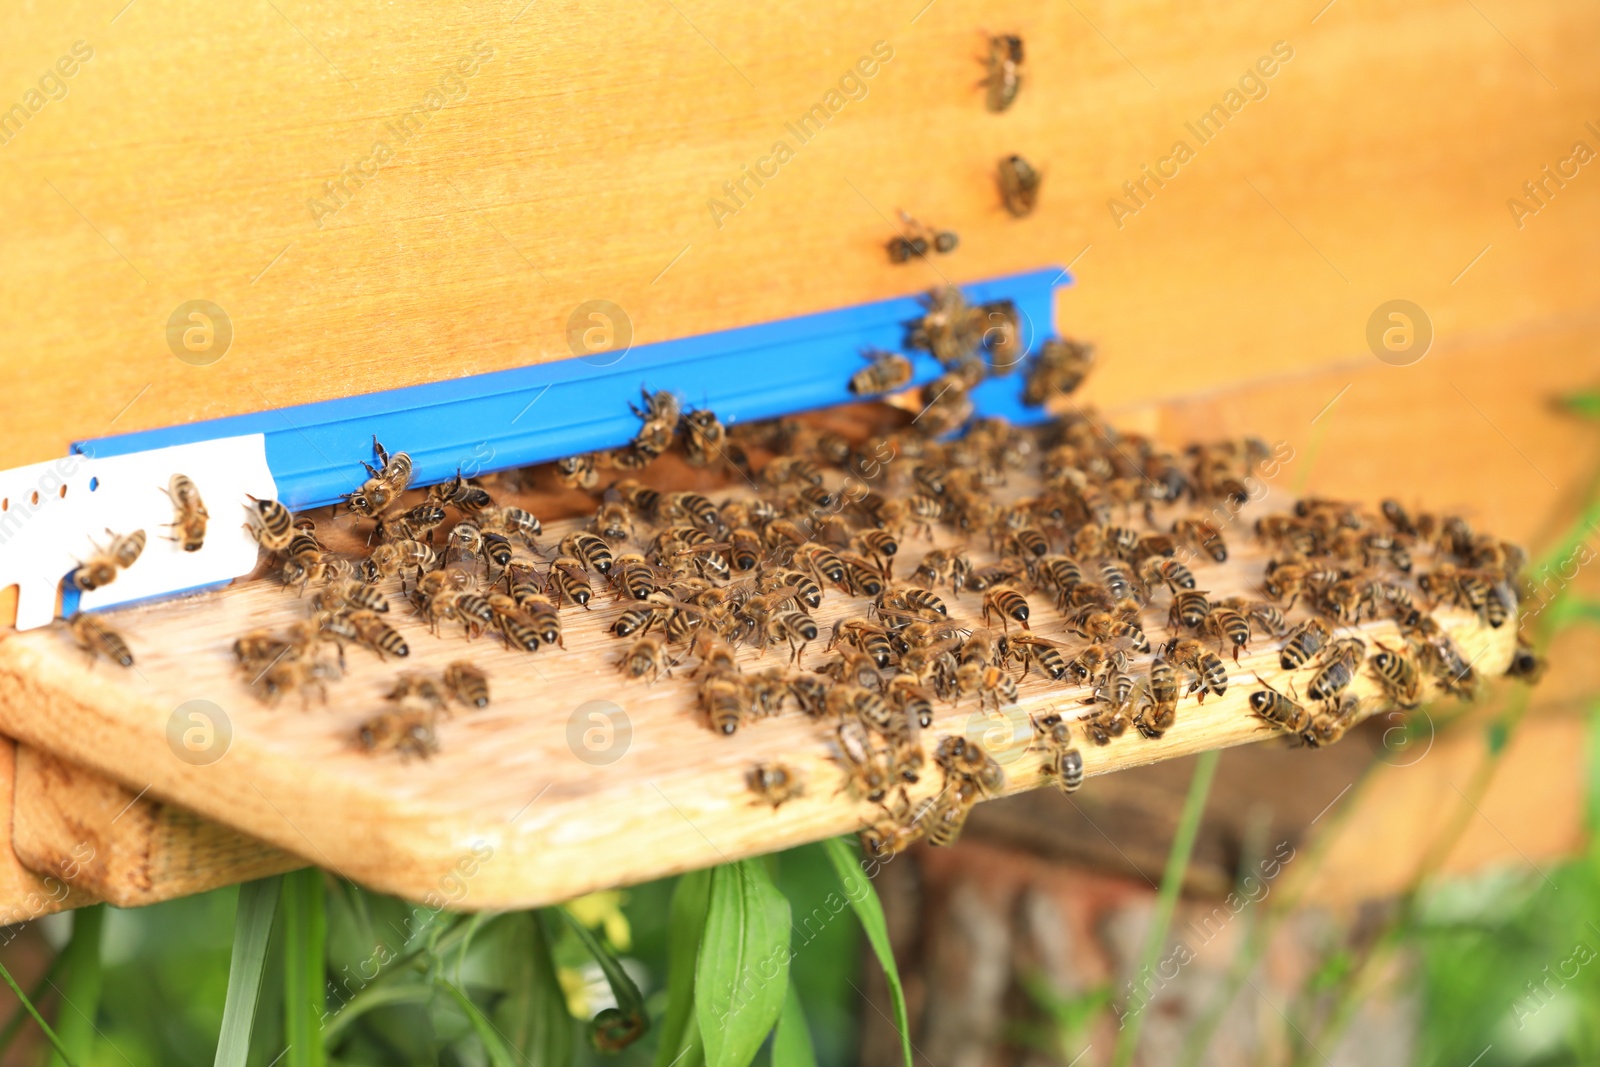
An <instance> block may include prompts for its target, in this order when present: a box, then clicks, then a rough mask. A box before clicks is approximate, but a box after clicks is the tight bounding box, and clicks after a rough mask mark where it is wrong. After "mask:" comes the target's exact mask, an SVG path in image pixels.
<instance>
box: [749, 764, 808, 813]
mask: <svg viewBox="0 0 1600 1067" xmlns="http://www.w3.org/2000/svg"><path fill="white" fill-rule="evenodd" d="M745 781H746V782H747V783H749V786H750V791H751V792H752V793H754V794H755V795H756V803H758V804H770V805H772V810H773V811H777V810H778V808H779V807H780V806H781V805H783V804H784V803H786V802H788V801H790V800H793V799H794V798H796V797H799V796H804V795H805V785H804V783H803V782H801V780H800V775H799V774H798V773H797V772H796V771H795V770H794V769H793V768H791V767H790V766H788V765H787V764H784V763H758V764H756V765H755V766H754V767H752V768H751V769H750V773H749V774H747V775H745Z"/></svg>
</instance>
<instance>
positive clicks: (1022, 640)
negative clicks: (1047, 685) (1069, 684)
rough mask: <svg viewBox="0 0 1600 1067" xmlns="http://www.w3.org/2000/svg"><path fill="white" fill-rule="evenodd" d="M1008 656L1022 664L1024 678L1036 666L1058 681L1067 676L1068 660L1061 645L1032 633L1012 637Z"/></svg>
mask: <svg viewBox="0 0 1600 1067" xmlns="http://www.w3.org/2000/svg"><path fill="white" fill-rule="evenodd" d="M1008 657H1009V658H1010V659H1014V660H1016V661H1017V662H1020V663H1021V664H1022V676H1023V677H1024V678H1026V677H1027V676H1028V672H1029V671H1030V670H1032V669H1033V668H1034V667H1035V666H1037V667H1038V668H1039V669H1040V670H1041V671H1043V672H1044V673H1045V674H1047V675H1049V676H1050V677H1051V678H1053V679H1054V680H1056V681H1058V682H1059V681H1061V680H1062V679H1063V678H1065V677H1066V676H1067V660H1066V657H1064V656H1063V655H1062V654H1061V650H1060V647H1059V646H1057V645H1056V644H1055V643H1054V642H1052V641H1047V640H1045V639H1044V638H1042V637H1036V636H1034V635H1033V634H1031V633H1030V634H1018V635H1017V636H1016V637H1013V638H1011V639H1010V641H1009V649H1008Z"/></svg>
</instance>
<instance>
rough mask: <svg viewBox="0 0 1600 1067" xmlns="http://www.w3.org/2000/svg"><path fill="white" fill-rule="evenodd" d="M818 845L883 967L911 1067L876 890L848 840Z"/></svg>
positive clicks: (906, 1023)
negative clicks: (825, 853) (829, 861)
mask: <svg viewBox="0 0 1600 1067" xmlns="http://www.w3.org/2000/svg"><path fill="white" fill-rule="evenodd" d="M822 846H823V848H824V849H826V850H827V853H828V859H830V860H831V861H833V869H834V870H835V871H836V872H838V875H839V883H840V884H841V885H842V886H843V887H844V896H845V899H846V900H848V901H849V902H850V904H851V906H852V907H854V908H855V910H856V918H857V919H858V920H860V922H861V929H862V930H864V931H866V935H867V941H868V942H869V943H870V944H871V945H872V951H873V952H874V953H875V954H876V955H877V957H878V965H879V966H881V967H882V968H883V977H884V980H885V981H886V982H887V983H888V986H889V1004H890V1006H891V1007H892V1008H893V1010H894V1025H895V1029H897V1030H899V1031H900V1052H901V1055H903V1056H904V1057H905V1063H906V1067H911V1021H910V1018H909V1017H908V1016H907V1014H906V993H905V990H904V989H903V988H902V987H901V985H900V968H899V967H897V966H896V965H895V962H894V947H893V946H892V945H890V944H889V922H888V920H887V919H885V918H884V917H883V902H882V901H880V900H879V899H878V892H877V890H875V889H873V888H872V883H871V882H870V881H868V880H867V876H866V874H864V873H863V872H862V870H861V865H860V863H859V862H858V861H857V860H856V856H857V855H858V853H857V851H856V848H855V846H854V844H852V842H851V841H850V840H849V839H848V838H843V837H830V838H829V839H828V840H826V841H824V842H823V843H822Z"/></svg>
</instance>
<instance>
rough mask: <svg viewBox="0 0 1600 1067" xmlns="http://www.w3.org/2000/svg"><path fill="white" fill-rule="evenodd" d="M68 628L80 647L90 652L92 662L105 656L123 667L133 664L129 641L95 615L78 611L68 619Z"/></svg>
mask: <svg viewBox="0 0 1600 1067" xmlns="http://www.w3.org/2000/svg"><path fill="white" fill-rule="evenodd" d="M67 629H68V630H69V631H70V632H71V634H72V639H73V640H74V641H76V642H77V643H78V647H79V648H81V649H83V650H84V651H85V652H87V653H89V660H90V662H91V663H92V662H93V661H94V660H95V659H97V658H99V657H102V656H103V657H105V658H106V659H108V660H110V661H111V662H112V663H116V664H119V665H121V666H123V667H132V666H133V653H132V652H129V651H128V642H127V641H125V640H123V637H122V635H121V634H120V633H118V632H117V631H116V630H113V629H112V628H111V627H109V626H107V625H106V624H105V623H104V622H102V621H101V620H100V619H98V618H96V617H95V616H93V615H87V614H85V613H83V612H81V611H80V612H77V613H76V614H74V615H73V616H72V618H70V619H68V620H67Z"/></svg>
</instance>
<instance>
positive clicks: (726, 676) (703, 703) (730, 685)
mask: <svg viewBox="0 0 1600 1067" xmlns="http://www.w3.org/2000/svg"><path fill="white" fill-rule="evenodd" d="M749 705H750V698H749V694H748V693H747V692H746V691H745V687H744V683H743V682H742V681H741V680H740V678H739V676H738V675H737V674H732V673H727V672H716V673H712V674H708V675H706V676H705V678H703V679H702V680H701V682H700V707H701V708H702V709H703V710H704V711H705V713H706V719H707V721H708V722H709V723H710V725H711V728H712V729H713V730H716V731H718V732H719V733H723V734H732V733H734V732H735V731H736V730H738V729H739V724H740V723H742V722H743V721H744V718H745V713H746V709H747V708H748V707H749Z"/></svg>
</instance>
